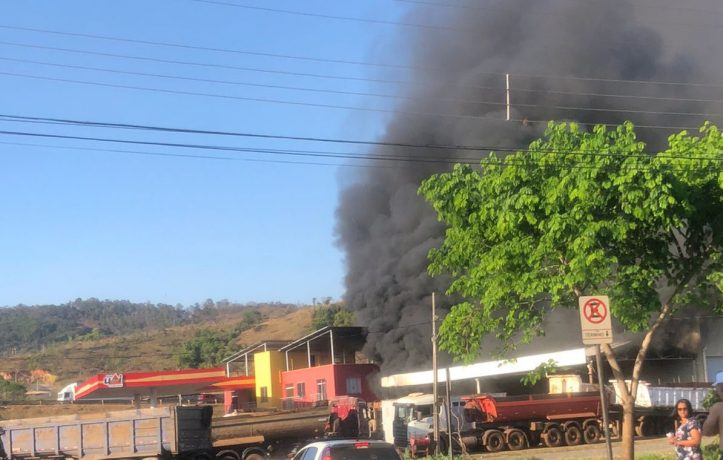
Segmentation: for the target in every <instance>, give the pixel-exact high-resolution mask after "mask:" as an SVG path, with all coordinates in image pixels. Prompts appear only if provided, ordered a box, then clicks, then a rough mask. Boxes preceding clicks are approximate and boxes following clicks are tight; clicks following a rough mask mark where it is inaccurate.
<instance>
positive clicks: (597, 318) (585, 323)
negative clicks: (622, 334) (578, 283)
mask: <svg viewBox="0 0 723 460" xmlns="http://www.w3.org/2000/svg"><path fill="white" fill-rule="evenodd" d="M580 327H581V329H582V343H583V344H585V345H599V344H602V343H612V341H613V330H612V323H611V322H610V299H608V296H606V295H597V296H583V297H580Z"/></svg>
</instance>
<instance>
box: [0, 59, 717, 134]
mask: <svg viewBox="0 0 723 460" xmlns="http://www.w3.org/2000/svg"><path fill="white" fill-rule="evenodd" d="M0 75H7V76H11V77H21V78H31V79H36V80H45V81H55V82H63V83H75V84H81V85H90V86H100V87H107V88H119V89H130V90H135V91H149V92H155V93H164V94H177V95H184V96H199V97H210V98H218V99H227V100H239V101H248V102H262V103H272V104H285V105H294V106H301V107H317V108H326V109H339V110H352V111H360V112H377V113H393V114H396V115H404V116H416V117H440V118H454V119H469V120H485V121H493V122H498V123H505V122H508V121H519V122H522V123H526V122H530V121H535V120H529V119H513V120H505V119H503V118H500V117H497V116H492V115H467V114H454V113H439V112H418V111H409V110H395V109H382V108H375V107H360V106H347V105H338V104H323V103H315V102H300V101H289V100H284V99H272V98H260V97H246V96H232V95H229V94H215V93H204V92H198V91H184V90H172V89H166V88H149V87H145V86H134V85H121V84H114V83H101V82H93V81H87V80H76V79H70V78H57V77H47V76H40V75H31V74H25V73H17V72H0ZM480 103H481V104H492V105H504V103H495V102H480ZM530 106H531V107H538V106H535V105H530ZM513 107H524V104H517V105H515V104H513ZM551 108H556V107H555V106H551ZM557 108H558V109H565V110H571V109H577V110H589V111H606V112H625V110H624V109H587V108H574V107H563V106H560V107H557ZM650 113H657V114H664V112H650ZM689 115H690V116H699V115H701V114H696V113H693V114H689ZM702 115H706V114H702ZM711 116H723V115H717V114H712V115H711ZM600 124H604V123H600ZM637 127H638V128H648V129H667V130H678V129H695V127H691V126H662V125H658V126H655V125H642V124H639V125H637Z"/></svg>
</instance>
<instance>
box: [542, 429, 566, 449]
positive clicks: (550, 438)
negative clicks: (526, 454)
mask: <svg viewBox="0 0 723 460" xmlns="http://www.w3.org/2000/svg"><path fill="white" fill-rule="evenodd" d="M542 443H543V444H545V446H547V447H560V446H561V445H562V432H561V431H560V429H559V428H558V427H556V426H552V427H550V428H548V429H547V431H545V432H544V433H543V434H542Z"/></svg>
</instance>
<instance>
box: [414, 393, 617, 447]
mask: <svg viewBox="0 0 723 460" xmlns="http://www.w3.org/2000/svg"><path fill="white" fill-rule="evenodd" d="M460 399H461V403H457V404H453V407H452V411H453V414H452V419H453V420H454V421H455V422H454V423H453V424H452V427H453V428H452V448H453V449H454V450H462V451H470V452H474V451H481V450H487V451H489V452H498V451H501V450H504V449H510V450H520V449H525V448H528V447H533V446H537V445H539V444H543V445H545V446H548V447H558V446H561V445H563V444H567V445H570V446H574V445H578V444H582V443H583V442H585V443H593V442H597V441H598V440H600V438H601V434H602V430H603V423H602V420H601V419H602V404H601V402H600V395H599V394H598V393H597V392H590V393H565V394H539V395H522V396H505V397H494V396H492V395H488V394H477V395H472V396H463V397H461V398H460ZM456 408H459V409H460V410H455V409H456ZM445 412H446V410H445V409H444V408H443V410H442V416H443V417H444V413H445ZM425 420H426V419H425ZM405 428H406V429H405V431H407V432H408V434H409V445H410V448H411V449H412V452H413V453H414V454H425V453H426V454H429V453H431V451H432V448H433V447H434V445H435V442H434V439H433V435H432V430H431V422H430V424H427V423H426V422H422V421H412V422H409V424H407V423H405ZM439 443H440V449H441V450H442V451H446V450H447V447H448V445H449V433H447V432H446V426H445V424H442V425H441V429H440V438H439Z"/></svg>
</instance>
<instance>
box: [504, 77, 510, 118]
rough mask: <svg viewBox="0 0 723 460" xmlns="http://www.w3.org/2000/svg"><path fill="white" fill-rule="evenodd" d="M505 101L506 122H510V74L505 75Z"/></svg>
mask: <svg viewBox="0 0 723 460" xmlns="http://www.w3.org/2000/svg"><path fill="white" fill-rule="evenodd" d="M505 99H506V102H507V104H506V105H507V121H510V74H508V73H506V74H505Z"/></svg>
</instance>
